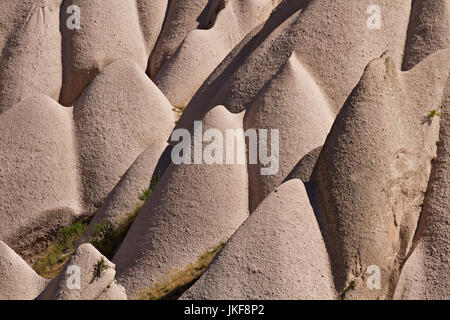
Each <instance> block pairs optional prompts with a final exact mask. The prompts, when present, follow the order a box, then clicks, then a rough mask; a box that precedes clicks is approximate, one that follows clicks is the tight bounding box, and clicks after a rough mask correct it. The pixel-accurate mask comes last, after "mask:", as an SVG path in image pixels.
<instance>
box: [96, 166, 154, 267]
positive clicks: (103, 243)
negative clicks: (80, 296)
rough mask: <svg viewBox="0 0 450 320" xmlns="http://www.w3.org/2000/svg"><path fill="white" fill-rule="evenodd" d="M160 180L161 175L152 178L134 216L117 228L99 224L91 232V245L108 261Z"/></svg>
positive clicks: (122, 220) (126, 219)
mask: <svg viewBox="0 0 450 320" xmlns="http://www.w3.org/2000/svg"><path fill="white" fill-rule="evenodd" d="M159 179H160V174H159V173H158V174H157V175H155V176H154V177H153V178H152V181H151V182H150V188H149V189H146V190H144V191H143V192H142V194H141V195H139V197H138V199H139V200H140V201H141V203H139V204H138V205H137V206H136V208H135V209H134V211H133V213H132V214H129V215H127V216H125V217H123V218H122V219H121V221H119V223H118V225H117V226H114V225H113V224H112V223H111V222H109V221H106V222H102V223H99V224H97V225H95V226H94V228H93V230H92V232H91V241H90V243H91V244H92V245H93V246H94V247H95V248H97V250H98V251H100V253H101V254H103V255H104V256H105V257H107V258H108V259H111V258H112V256H113V255H114V252H115V250H116V249H117V248H118V247H119V245H120V244H121V243H122V241H123V239H125V236H126V235H127V233H128V230H130V228H131V225H132V224H133V222H134V220H136V217H137V216H138V214H139V212H140V211H141V209H142V207H143V206H144V204H145V202H147V200H148V198H149V197H150V195H151V194H152V192H153V191H154V190H155V188H156V185H157V184H158V182H159Z"/></svg>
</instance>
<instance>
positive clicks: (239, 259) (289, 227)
mask: <svg viewBox="0 0 450 320" xmlns="http://www.w3.org/2000/svg"><path fill="white" fill-rule="evenodd" d="M335 296H336V295H335V292H334V288H333V280H332V277H331V271H330V264H329V261H328V254H327V251H326V249H325V243H324V242H323V239H322V235H321V233H320V230H319V225H318V224H317V221H316V217H315V216H314V212H313V210H312V208H311V206H310V204H309V200H308V196H307V195H306V191H305V188H304V186H303V184H302V182H301V181H300V180H297V179H294V180H291V181H289V182H286V183H284V184H283V185H281V186H280V187H279V188H278V189H277V190H275V191H274V192H273V193H272V194H271V195H270V196H268V197H267V198H266V200H265V201H264V202H263V203H262V204H261V205H260V206H259V207H258V209H257V210H256V211H255V212H254V213H253V214H252V215H251V216H250V217H249V218H248V219H247V220H246V221H245V223H244V224H243V225H242V226H241V227H240V228H239V229H238V230H237V231H236V233H235V234H234V235H233V237H231V239H230V240H229V241H228V243H227V244H226V245H225V247H224V248H223V249H222V251H221V252H220V253H219V255H218V256H217V258H216V259H215V260H214V262H213V263H212V264H211V266H210V267H209V269H208V270H207V271H206V273H205V274H203V276H202V277H201V278H200V280H199V281H197V282H196V283H195V285H194V286H193V287H191V288H190V289H189V290H188V291H187V292H186V293H185V294H184V295H183V296H182V299H195V300H197V299H219V300H221V299H251V300H253V299H334V298H335Z"/></svg>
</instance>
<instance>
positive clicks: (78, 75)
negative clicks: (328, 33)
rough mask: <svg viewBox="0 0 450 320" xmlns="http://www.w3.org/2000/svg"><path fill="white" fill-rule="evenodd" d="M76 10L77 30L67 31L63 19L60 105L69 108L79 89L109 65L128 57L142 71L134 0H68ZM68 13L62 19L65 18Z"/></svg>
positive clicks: (142, 53) (143, 44)
mask: <svg viewBox="0 0 450 320" xmlns="http://www.w3.org/2000/svg"><path fill="white" fill-rule="evenodd" d="M72 5H76V6H78V8H79V10H80V20H81V23H80V29H73V30H72V29H69V28H67V27H66V26H65V23H64V22H65V21H64V20H63V21H62V22H61V23H62V26H61V32H62V37H63V67H64V73H63V76H64V78H63V80H64V81H63V87H62V91H61V103H62V104H63V105H66V106H70V105H72V104H73V103H74V102H75V101H76V99H77V97H78V96H79V95H80V94H81V93H82V92H83V89H84V88H85V87H86V86H87V85H88V84H89V82H90V81H91V80H92V79H94V77H95V76H96V75H97V74H99V73H100V72H101V71H102V70H103V69H104V68H105V67H106V66H108V65H109V64H111V63H112V62H114V61H116V60H119V59H124V58H130V59H132V60H133V61H135V62H136V63H137V64H138V65H139V66H140V67H141V68H142V69H143V70H145V68H146V66H147V58H148V55H147V44H146V41H145V39H144V35H143V33H142V30H141V26H140V17H139V14H138V10H137V6H136V1H135V0H113V1H111V0H69V1H64V5H63V6H62V7H61V10H62V12H63V13H66V12H67V9H68V8H69V7H70V6H72ZM69 16H70V15H69V14H67V15H65V17H67V18H69Z"/></svg>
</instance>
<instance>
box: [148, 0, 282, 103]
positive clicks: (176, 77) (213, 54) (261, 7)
mask: <svg viewBox="0 0 450 320" xmlns="http://www.w3.org/2000/svg"><path fill="white" fill-rule="evenodd" d="M173 2H174V3H178V2H181V3H182V1H173ZM192 2H193V1H192V0H191V1H189V6H190V7H191V10H192ZM277 2H279V1H275V2H274V1H272V0H230V1H210V2H209V3H210V4H211V6H213V3H215V4H216V10H214V11H213V12H212V13H210V15H212V14H216V12H218V13H217V17H216V19H215V20H214V24H213V26H212V27H211V28H210V29H208V30H193V31H191V32H190V33H189V34H188V35H187V36H186V38H185V39H184V40H183V43H182V44H181V45H180V46H179V48H178V50H177V51H176V52H175V53H174V56H173V58H172V59H170V60H169V61H167V63H165V65H164V66H163V67H162V69H161V70H160V71H159V73H158V75H157V76H156V77H155V83H156V85H157V86H158V87H159V88H160V89H161V91H162V92H163V93H164V94H165V95H166V96H167V98H168V99H169V100H170V102H172V104H174V105H187V104H188V103H189V101H190V100H191V98H192V96H193V95H194V94H195V92H196V91H197V90H198V89H199V88H200V86H201V85H202V83H203V81H205V80H206V78H208V76H209V74H210V73H211V72H212V71H214V69H215V68H216V67H217V66H218V65H219V63H220V62H222V60H223V59H224V58H225V57H226V56H227V54H228V53H229V52H230V51H231V50H232V49H233V48H234V46H235V45H237V44H238V43H239V42H240V41H241V40H242V39H243V38H244V37H245V36H246V35H247V33H248V32H249V31H251V30H252V29H253V28H254V27H256V26H257V25H259V24H260V23H262V22H263V21H265V20H266V19H267V17H268V16H269V14H270V12H271V11H272V9H273V8H275V6H276V5H275V4H276V3H277ZM194 3H195V1H194ZM221 5H222V6H223V9H222V10H220V8H222V7H221ZM219 10H220V11H219ZM211 19H213V18H210V19H209V21H210V20H211ZM175 31H176V29H173V28H172V32H175ZM172 39H173V38H172ZM172 41H173V40H172ZM158 49H159V48H157V49H156V50H158ZM155 52H157V51H155ZM158 53H159V54H160V55H161V53H160V52H158ZM168 54H169V53H166V55H168ZM185 61H192V62H193V63H190V64H186V63H185Z"/></svg>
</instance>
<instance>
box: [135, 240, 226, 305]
mask: <svg viewBox="0 0 450 320" xmlns="http://www.w3.org/2000/svg"><path fill="white" fill-rule="evenodd" d="M225 243H226V241H223V242H221V243H220V244H219V245H217V246H216V247H215V248H213V249H212V250H210V251H208V252H205V253H204V254H202V255H201V256H200V257H199V258H198V259H197V261H195V262H192V263H190V264H188V265H187V266H186V267H185V268H184V269H182V270H177V271H173V272H169V273H168V275H167V276H166V277H165V279H164V280H163V281H161V282H159V283H157V284H156V285H154V286H153V287H152V288H150V289H148V290H144V291H143V292H142V293H141V294H139V295H138V297H137V298H138V299H139V300H176V299H178V298H179V297H180V296H181V295H182V294H183V293H184V292H185V291H186V290H187V289H189V288H190V287H191V286H192V285H193V284H194V283H195V282H196V281H197V280H198V278H200V276H201V275H202V274H203V272H205V269H206V268H207V267H208V266H209V264H210V263H211V261H212V260H213V259H214V257H215V256H216V255H217V253H218V252H219V251H220V250H221V249H222V248H223V246H224V245H225Z"/></svg>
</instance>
